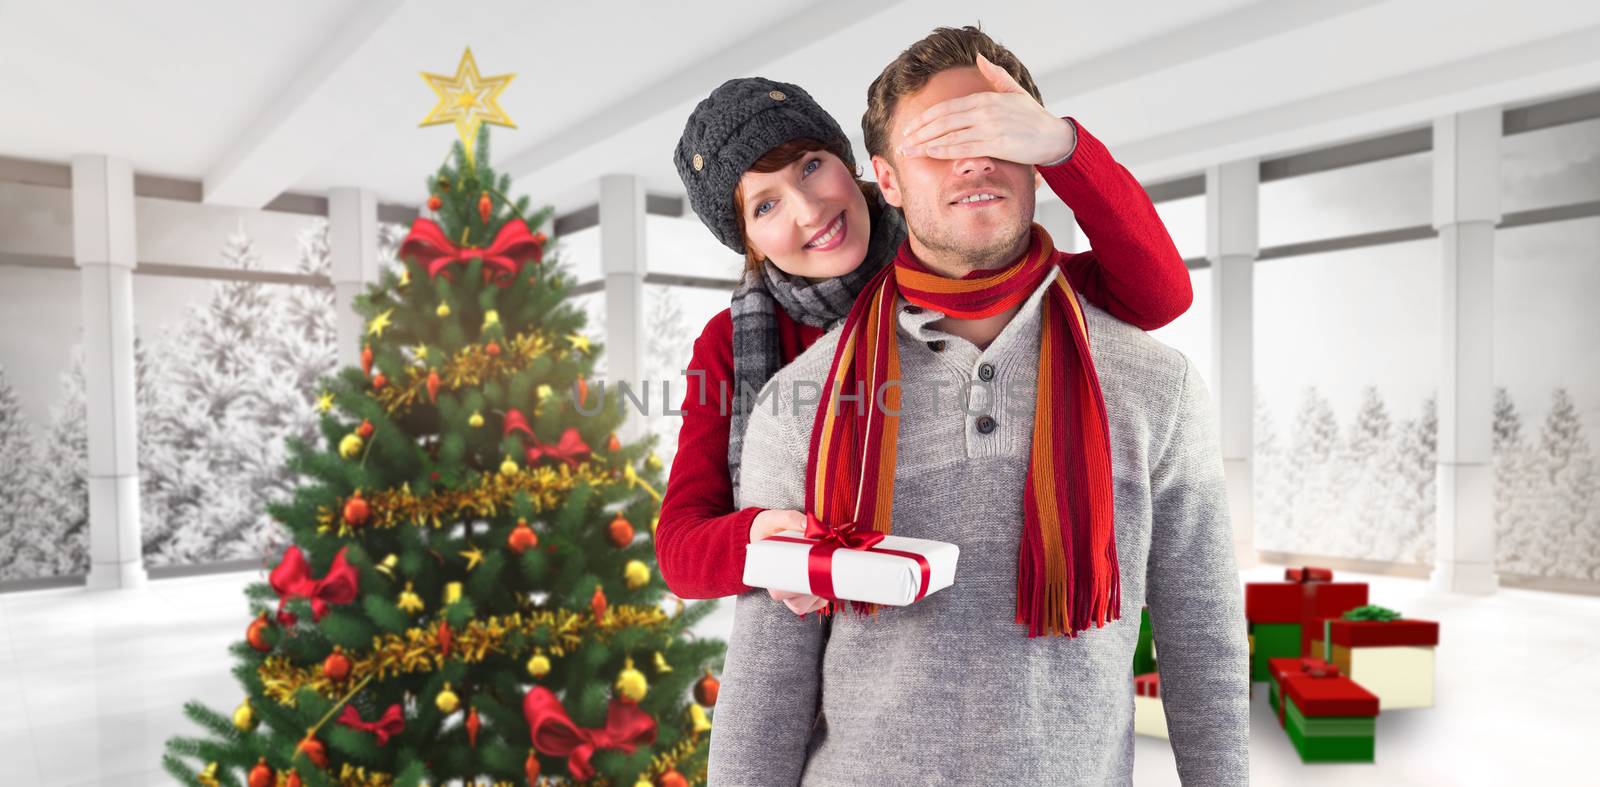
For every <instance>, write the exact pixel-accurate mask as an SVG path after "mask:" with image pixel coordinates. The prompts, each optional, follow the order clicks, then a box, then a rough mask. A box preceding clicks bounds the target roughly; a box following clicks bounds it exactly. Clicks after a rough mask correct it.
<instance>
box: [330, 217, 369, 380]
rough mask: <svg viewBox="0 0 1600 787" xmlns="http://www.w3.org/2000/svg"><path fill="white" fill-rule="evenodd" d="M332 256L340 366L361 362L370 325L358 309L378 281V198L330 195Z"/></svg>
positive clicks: (336, 334)
mask: <svg viewBox="0 0 1600 787" xmlns="http://www.w3.org/2000/svg"><path fill="white" fill-rule="evenodd" d="M328 253H329V255H330V256H331V257H332V260H331V262H332V266H333V277H332V278H333V293H334V308H335V309H337V310H338V318H337V322H336V330H335V336H336V337H337V344H338V359H339V366H340V367H345V366H356V365H359V364H360V363H361V341H362V337H363V336H364V335H365V334H366V329H367V326H366V322H365V321H364V320H363V319H362V317H361V315H360V313H358V312H357V311H356V309H355V300H356V296H357V295H360V294H361V293H363V292H365V291H366V289H367V285H369V284H375V283H376V282H377V281H378V197H377V195H376V194H374V193H373V192H370V191H363V190H361V189H355V188H336V189H333V190H331V191H329V192H328Z"/></svg>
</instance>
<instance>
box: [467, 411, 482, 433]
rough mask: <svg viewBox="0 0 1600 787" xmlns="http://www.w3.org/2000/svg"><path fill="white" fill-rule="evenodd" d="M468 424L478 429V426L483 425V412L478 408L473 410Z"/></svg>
mask: <svg viewBox="0 0 1600 787" xmlns="http://www.w3.org/2000/svg"><path fill="white" fill-rule="evenodd" d="M467 425H468V426H470V427H472V428H473V429H477V428H478V427H480V426H483V413H480V412H478V411H477V410H473V411H472V417H470V418H468V419H467Z"/></svg>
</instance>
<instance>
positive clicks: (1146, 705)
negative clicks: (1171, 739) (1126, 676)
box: [1133, 672, 1167, 739]
mask: <svg viewBox="0 0 1600 787" xmlns="http://www.w3.org/2000/svg"><path fill="white" fill-rule="evenodd" d="M1133 732H1134V734H1135V735H1149V736H1151V737H1153V738H1162V739H1165V738H1166V737H1167V712H1166V710H1165V709H1164V708H1162V707H1161V674H1160V673H1157V672H1147V673H1145V674H1143V675H1135V676H1133Z"/></svg>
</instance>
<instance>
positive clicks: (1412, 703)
mask: <svg viewBox="0 0 1600 787" xmlns="http://www.w3.org/2000/svg"><path fill="white" fill-rule="evenodd" d="M1326 628H1327V634H1326V635H1325V636H1327V638H1328V647H1327V651H1328V656H1329V658H1330V659H1331V660H1332V661H1333V662H1334V663H1335V664H1336V665H1338V667H1339V669H1340V670H1341V671H1343V672H1344V673H1345V674H1346V675H1349V676H1350V679H1351V680H1354V681H1356V682H1357V683H1360V684H1361V685H1362V686H1363V687H1365V688H1366V689H1367V690H1368V691H1371V692H1372V693H1373V694H1376V695H1377V697H1378V705H1379V707H1381V708H1383V709H1384V710H1393V709H1397V708H1430V707H1433V687H1434V651H1435V648H1436V646H1437V645H1438V644H1439V624H1438V623H1437V622H1435V621H1431V620H1407V619H1404V618H1402V619H1399V620H1390V621H1378V620H1330V621H1328V622H1327V624H1326Z"/></svg>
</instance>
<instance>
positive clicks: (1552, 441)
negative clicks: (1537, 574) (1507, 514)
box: [1539, 388, 1600, 579]
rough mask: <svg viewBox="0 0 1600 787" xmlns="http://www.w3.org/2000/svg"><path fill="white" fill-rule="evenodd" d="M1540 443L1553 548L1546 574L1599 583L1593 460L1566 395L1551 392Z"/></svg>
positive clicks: (1598, 486)
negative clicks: (1548, 571) (1594, 580)
mask: <svg viewBox="0 0 1600 787" xmlns="http://www.w3.org/2000/svg"><path fill="white" fill-rule="evenodd" d="M1539 442H1540V446H1541V448H1542V450H1543V453H1544V455H1545V460H1546V465H1545V467H1544V468H1543V469H1544V471H1545V472H1546V474H1547V475H1546V477H1547V478H1548V480H1549V483H1550V492H1551V495H1550V504H1551V505H1550V509H1549V512H1548V519H1547V520H1546V522H1547V532H1548V533H1549V535H1550V540H1551V541H1553V542H1555V545H1556V549H1555V550H1554V551H1555V558H1556V559H1555V561H1554V562H1553V564H1552V565H1551V566H1550V573H1552V574H1553V575H1556V576H1562V577H1571V578H1575V579H1592V578H1597V577H1600V570H1597V566H1596V563H1597V562H1600V534H1597V533H1596V532H1595V524H1596V519H1595V515H1594V509H1595V504H1596V497H1597V493H1600V479H1597V478H1596V477H1595V460H1594V454H1593V452H1592V451H1591V450H1590V447H1589V438H1588V436H1587V435H1585V434H1584V430H1583V420H1582V418H1581V417H1580V416H1579V415H1578V408H1577V406H1576V405H1575V404H1574V403H1573V401H1572V395H1571V394H1570V393H1568V392H1567V389H1565V388H1556V389H1555V391H1554V392H1553V393H1552V394H1551V398H1550V415H1549V416H1548V417H1547V418H1546V419H1545V422H1544V429H1543V431H1542V432H1541V433H1540V440H1539Z"/></svg>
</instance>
